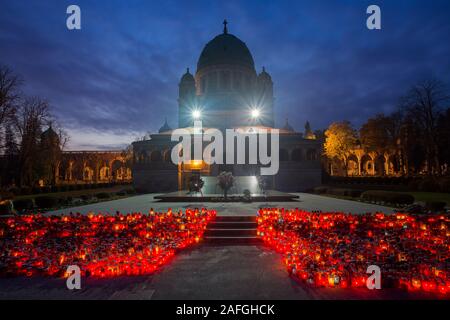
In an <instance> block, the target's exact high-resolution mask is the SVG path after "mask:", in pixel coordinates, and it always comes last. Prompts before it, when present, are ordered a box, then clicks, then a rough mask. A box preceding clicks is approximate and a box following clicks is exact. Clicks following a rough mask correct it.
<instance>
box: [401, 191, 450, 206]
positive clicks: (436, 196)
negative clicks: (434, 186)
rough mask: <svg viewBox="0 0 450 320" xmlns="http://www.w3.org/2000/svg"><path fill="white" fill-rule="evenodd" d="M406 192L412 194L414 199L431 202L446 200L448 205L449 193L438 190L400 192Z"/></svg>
mask: <svg viewBox="0 0 450 320" xmlns="http://www.w3.org/2000/svg"><path fill="white" fill-rule="evenodd" d="M402 193H408V194H411V195H413V196H414V198H415V199H416V201H423V202H431V201H444V202H447V206H450V193H439V192H402Z"/></svg>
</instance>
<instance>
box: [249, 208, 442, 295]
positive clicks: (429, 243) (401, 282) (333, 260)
mask: <svg viewBox="0 0 450 320" xmlns="http://www.w3.org/2000/svg"><path fill="white" fill-rule="evenodd" d="M257 219H258V235H259V236H260V237H262V239H263V240H264V242H265V243H266V244H268V245H269V246H270V247H272V248H274V249H275V250H277V251H278V252H281V253H282V254H283V260H284V262H285V263H286V266H287V269H288V272H289V273H290V274H291V275H292V276H294V277H297V278H298V279H300V280H302V281H305V282H306V283H308V284H310V285H313V286H318V287H341V288H346V287H365V286H366V282H367V279H368V277H370V274H368V273H367V268H368V267H369V266H370V265H376V266H378V267H380V270H381V281H382V287H384V288H386V287H391V288H392V287H395V288H403V289H407V290H411V291H413V290H417V291H419V290H420V291H427V292H434V293H439V294H444V295H446V294H449V293H450V272H449V263H450V230H449V222H450V218H449V216H448V215H436V216H423V215H422V216H419V215H416V216H413V215H408V214H403V213H397V214H392V215H385V214H383V213H376V214H364V215H353V214H344V213H339V212H331V213H322V212H305V211H302V210H299V209H279V208H265V209H260V210H259V212H258V218H257Z"/></svg>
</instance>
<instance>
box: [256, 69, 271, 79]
mask: <svg viewBox="0 0 450 320" xmlns="http://www.w3.org/2000/svg"><path fill="white" fill-rule="evenodd" d="M258 79H259V80H265V81H270V82H272V77H271V76H270V74H268V73H267V72H266V68H265V67H263V69H262V72H261V73H260V74H259V75H258Z"/></svg>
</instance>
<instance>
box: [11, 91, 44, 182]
mask: <svg viewBox="0 0 450 320" xmlns="http://www.w3.org/2000/svg"><path fill="white" fill-rule="evenodd" d="M48 119H49V106H48V103H47V102H46V101H44V100H41V99H40V98H27V99H25V100H24V101H23V103H21V104H20V106H19V108H18V110H17V115H16V116H15V117H14V124H15V129H16V131H17V133H18V135H19V137H20V143H19V163H18V165H19V172H20V177H19V185H20V186H23V185H28V186H32V185H35V184H36V182H37V180H38V179H39V172H38V169H37V165H38V163H37V161H35V160H36V158H37V157H38V155H39V139H40V136H41V133H42V127H43V125H44V124H45V123H47V122H48Z"/></svg>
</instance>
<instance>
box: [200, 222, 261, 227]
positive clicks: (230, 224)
mask: <svg viewBox="0 0 450 320" xmlns="http://www.w3.org/2000/svg"><path fill="white" fill-rule="evenodd" d="M257 227H258V224H257V223H256V222H248V221H237V222H236V221H228V222H216V221H213V222H210V223H209V224H208V228H211V229H256V228H257Z"/></svg>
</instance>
